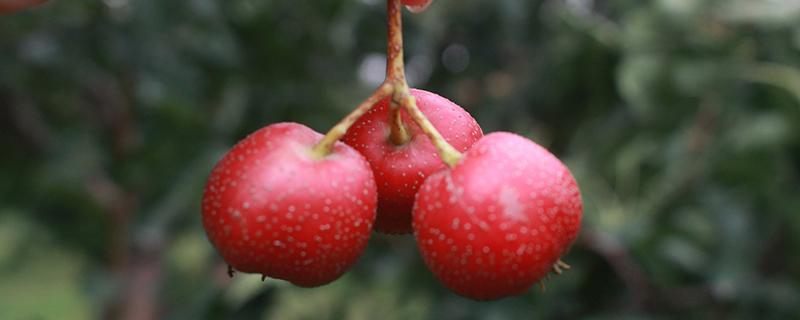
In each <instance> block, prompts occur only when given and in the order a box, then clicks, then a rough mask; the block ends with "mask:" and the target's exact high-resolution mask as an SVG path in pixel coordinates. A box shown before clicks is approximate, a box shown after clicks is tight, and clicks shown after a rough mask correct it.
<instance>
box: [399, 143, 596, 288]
mask: <svg viewBox="0 0 800 320" xmlns="http://www.w3.org/2000/svg"><path fill="white" fill-rule="evenodd" d="M582 212H583V203H582V201H581V196H580V191H579V190H578V185H577V183H576V182H575V179H574V178H573V177H572V174H570V172H569V170H568V169H567V168H566V167H565V166H564V164H562V163H561V161H559V160H558V159H557V158H556V157H555V156H553V155H552V154H550V152H548V151H547V150H545V149H544V148H542V147H540V146H539V145H537V144H536V143H534V142H532V141H530V140H528V139H525V138H523V137H520V136H518V135H515V134H511V133H504V132H498V133H492V134H489V135H486V136H485V137H483V138H482V139H481V140H480V141H478V142H477V143H475V144H474V145H473V146H472V148H470V150H469V151H468V152H467V153H465V154H464V157H463V158H462V159H461V161H460V162H459V163H458V164H457V165H456V166H455V167H454V168H453V169H451V170H445V171H442V172H438V173H436V174H434V175H432V176H431V177H430V178H428V179H427V180H426V181H425V183H424V184H423V185H422V187H421V188H420V191H419V194H418V195H417V198H416V202H415V205H414V232H415V234H416V237H417V244H418V246H419V249H420V251H421V252H422V256H423V258H424V260H425V263H426V264H427V265H428V267H429V268H430V269H431V270H432V271H433V273H434V274H435V275H436V276H437V277H438V278H439V279H440V280H441V281H442V282H443V283H444V284H445V286H447V287H448V288H450V289H452V290H453V291H455V292H456V293H458V294H460V295H463V296H466V297H469V298H472V299H478V300H490V299H499V298H503V297H506V296H509V295H515V294H520V293H523V292H525V291H527V290H528V288H529V287H530V286H531V285H533V284H534V283H536V282H537V281H539V280H540V279H541V278H542V277H543V276H545V275H546V274H547V273H548V271H549V270H550V269H551V267H552V266H553V264H554V263H555V262H556V261H558V259H559V258H560V257H561V256H562V255H563V254H564V253H566V251H567V249H568V248H569V246H570V245H571V244H572V242H573V241H574V240H575V238H576V236H577V234H578V230H579V228H580V221H581V215H582Z"/></svg>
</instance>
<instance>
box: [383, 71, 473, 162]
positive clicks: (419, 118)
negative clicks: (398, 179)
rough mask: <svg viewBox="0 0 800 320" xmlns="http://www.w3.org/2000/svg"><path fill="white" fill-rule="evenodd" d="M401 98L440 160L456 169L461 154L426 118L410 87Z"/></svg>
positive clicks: (402, 92) (403, 90)
mask: <svg viewBox="0 0 800 320" xmlns="http://www.w3.org/2000/svg"><path fill="white" fill-rule="evenodd" d="M400 96H401V98H400V99H401V100H400V103H401V104H402V105H403V107H404V108H405V109H406V111H408V114H409V115H410V116H411V119H414V122H416V123H417V125H418V126H419V127H420V129H422V132H424V133H425V135H426V136H428V138H429V139H431V143H433V146H434V147H436V151H437V152H438V153H439V158H441V159H442V162H444V163H445V164H447V166H449V167H451V168H452V167H455V166H456V164H458V161H459V160H461V157H462V155H461V152H458V150H456V148H453V146H452V145H450V144H449V143H447V141H446V140H444V137H442V134H441V133H439V131H438V130H436V128H435V127H433V124H432V123H431V122H430V121H429V120H428V118H427V117H425V115H424V114H423V113H422V111H420V110H419V107H418V106H417V101H416V99H414V96H412V95H411V92H409V90H408V86H405V87H404V88H402V91H401V94H400ZM395 97H397V94H395Z"/></svg>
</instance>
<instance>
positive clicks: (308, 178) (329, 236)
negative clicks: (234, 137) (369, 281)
mask: <svg viewBox="0 0 800 320" xmlns="http://www.w3.org/2000/svg"><path fill="white" fill-rule="evenodd" d="M321 138H322V135H321V134H319V133H317V132H314V131H313V130H311V129H309V128H308V127H305V126H303V125H300V124H296V123H278V124H273V125H269V126H267V127H264V128H262V129H260V130H258V131H256V132H254V133H253V134H251V135H249V136H248V137H247V138H245V139H244V140H242V141H240V142H239V143H238V144H236V146H234V147H233V149H231V150H230V151H229V152H228V153H227V154H226V155H225V156H224V158H223V159H222V160H221V161H220V162H219V163H218V164H217V165H216V167H214V169H213V171H212V172H211V176H210V177H209V179H208V183H207V185H206V188H205V193H204V195H203V201H202V210H203V226H204V227H205V230H206V233H207V234H208V237H209V239H210V240H211V242H212V243H213V244H214V246H215V247H216V249H217V250H218V251H219V253H220V254H221V255H222V257H223V258H224V259H225V261H226V262H227V263H228V264H229V265H230V266H231V267H233V268H234V269H236V270H239V271H242V272H248V273H260V274H263V275H265V276H269V277H273V278H279V279H284V280H288V281H290V282H292V283H294V284H296V285H299V286H304V287H313V286H319V285H323V284H326V283H329V282H331V281H333V280H335V279H337V278H338V277H339V276H341V275H342V274H343V273H344V272H345V271H347V270H348V269H349V268H350V267H351V266H352V265H353V264H354V263H355V262H356V260H357V259H358V257H359V256H360V255H361V253H362V252H363V250H364V248H365V246H366V244H367V241H368V239H369V237H370V234H371V231H372V225H373V223H374V220H375V208H376V202H377V195H376V187H375V179H374V178H373V175H372V170H370V168H369V164H368V163H367V162H366V160H364V158H363V157H362V156H361V155H360V154H359V153H358V152H356V151H355V150H354V149H353V148H351V147H349V146H347V145H346V144H344V143H337V144H336V145H335V147H334V149H333V152H332V153H331V154H330V155H328V156H326V157H324V158H321V159H317V158H315V156H314V155H313V154H312V152H311V148H312V147H313V146H314V145H315V144H316V143H317V142H318V141H319V140H320V139H321Z"/></svg>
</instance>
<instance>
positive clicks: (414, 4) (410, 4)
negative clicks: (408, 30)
mask: <svg viewBox="0 0 800 320" xmlns="http://www.w3.org/2000/svg"><path fill="white" fill-rule="evenodd" d="M432 1H433V0H402V2H403V5H405V6H406V7H407V8H408V10H410V11H411V12H422V11H425V9H427V8H428V6H429V5H430V4H431V2H432Z"/></svg>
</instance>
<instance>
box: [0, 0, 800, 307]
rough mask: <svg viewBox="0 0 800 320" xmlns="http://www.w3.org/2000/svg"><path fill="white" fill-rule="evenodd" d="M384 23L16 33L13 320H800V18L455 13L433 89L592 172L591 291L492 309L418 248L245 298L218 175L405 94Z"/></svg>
mask: <svg viewBox="0 0 800 320" xmlns="http://www.w3.org/2000/svg"><path fill="white" fill-rule="evenodd" d="M384 10H385V3H384V1H382V0H186V1H162V0H102V1H97V0H71V1H64V0H61V1H51V2H50V3H48V4H46V5H44V6H42V7H38V8H35V9H32V10H28V11H24V12H21V13H18V14H14V15H10V16H2V17H0V197H2V198H0V319H91V318H105V319H152V318H160V319H254V318H255V319H259V318H261V319H467V318H471V319H523V318H549V319H553V318H556V319H571V318H591V319H621V318H626V319H666V318H682V319H708V318H710V319H786V318H790V319H791V318H794V319H797V318H795V317H797V316H798V315H799V314H800V255H798V252H800V2H798V1H795V0H772V1H767V0H729V1H712V0H658V1H641V0H609V1H592V0H566V1H556V0H549V1H534V0H435V2H434V4H433V5H432V6H431V7H430V9H429V10H428V11H426V12H425V13H422V14H416V15H412V14H408V13H406V19H405V27H406V35H405V36H406V46H407V48H406V58H407V62H408V74H409V78H410V81H411V84H412V85H413V86H416V87H420V88H424V89H427V90H430V91H434V92H437V93H439V94H441V95H443V96H445V97H448V98H450V99H452V100H453V101H455V102H457V103H458V104H460V105H462V106H463V107H464V108H466V109H467V110H468V111H469V112H470V113H472V114H473V115H474V116H475V117H476V118H477V119H478V121H479V122H480V123H481V125H482V126H483V128H484V131H486V132H491V131H497V130H506V131H514V132H517V133H520V134H523V135H526V136H528V137H530V138H531V139H533V140H535V141H537V142H539V143H540V144H542V145H544V146H546V147H547V148H549V149H551V150H552V151H553V152H554V153H556V154H557V155H558V156H559V157H561V158H562V159H563V160H564V161H565V162H566V163H567V164H568V166H569V167H570V168H571V170H572V171H573V173H574V174H575V176H576V178H577V180H578V181H579V183H580V185H581V189H582V192H583V196H584V201H585V208H586V209H585V213H584V216H585V218H584V226H583V230H582V233H581V237H580V239H579V240H578V242H577V243H576V245H575V246H574V247H573V249H572V251H571V252H570V253H569V254H568V255H567V256H566V257H565V260H566V261H567V262H569V263H570V264H572V265H573V269H572V270H571V271H569V272H568V273H567V274H565V275H563V276H559V277H554V278H552V279H551V280H549V281H548V282H547V291H546V292H545V293H542V292H541V291H540V290H539V289H538V288H534V289H533V290H531V291H530V292H529V293H527V294H525V295H523V296H519V297H514V298H508V299H504V300H501V301H496V302H480V303H479V302H473V301H470V300H467V299H463V298H460V297H458V296H456V295H454V294H452V293H450V292H448V291H447V290H446V289H444V288H443V287H442V286H441V285H440V284H439V283H438V282H437V281H436V280H435V279H434V277H433V276H432V275H431V274H430V273H429V272H428V271H427V270H426V269H425V267H424V265H423V264H422V262H421V259H420V256H419V254H418V253H417V251H416V248H415V244H414V241H413V238H411V237H388V236H383V235H375V236H374V237H373V239H372V240H371V243H370V247H369V249H368V251H367V253H366V254H365V255H364V257H363V258H362V259H361V260H360V261H359V263H358V264H357V265H356V266H355V268H354V269H353V270H352V272H350V273H348V274H347V275H346V276H344V277H343V278H341V279H339V280H338V281H336V282H334V283H332V284H330V285H327V286H324V287H321V288H315V289H300V288H297V287H293V286H291V285H289V284H287V283H285V282H282V281H277V280H272V279H268V280H267V281H266V282H263V283H262V282H261V281H260V279H259V276H257V275H241V274H240V275H238V276H236V277H235V278H234V279H228V278H227V276H226V274H225V266H224V265H223V263H222V262H221V260H220V258H219V256H218V255H217V254H216V253H215V252H214V251H213V250H212V247H211V245H210V244H209V243H208V242H207V240H206V238H205V234H204V232H203V229H202V227H201V224H200V209H199V203H200V201H199V200H200V196H201V191H202V187H203V184H204V182H205V178H206V176H207V175H208V173H209V171H210V169H211V167H212V165H213V164H214V162H215V161H216V160H217V159H219V158H220V157H221V155H222V154H223V153H224V152H225V150H226V149H227V148H229V147H230V146H232V145H233V144H234V143H235V142H236V141H237V140H238V139H241V138H242V137H244V136H245V135H246V134H247V133H248V132H251V131H254V130H256V129H258V128H260V127H262V126H264V125H267V124H269V123H274V122H280V121H295V122H302V123H306V124H308V125H309V126H311V127H312V128H315V129H316V130H318V131H325V130H326V129H327V128H329V127H330V126H331V125H333V124H334V123H335V122H336V121H337V120H338V119H340V118H341V117H342V116H344V115H345V114H346V113H347V112H348V111H349V110H350V109H352V108H353V107H354V106H355V105H356V104H357V103H359V102H360V101H361V99H363V98H365V97H366V96H367V95H368V94H369V93H370V91H371V90H372V89H373V88H375V87H376V85H377V84H378V83H379V82H380V81H381V80H382V77H383V63H384V62H383V59H384V46H385V26H384V23H385V13H384Z"/></svg>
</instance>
